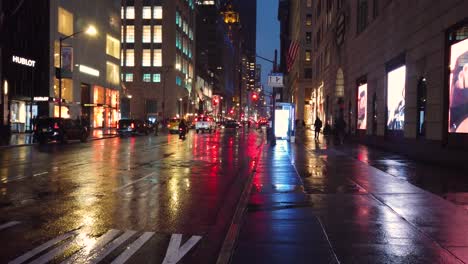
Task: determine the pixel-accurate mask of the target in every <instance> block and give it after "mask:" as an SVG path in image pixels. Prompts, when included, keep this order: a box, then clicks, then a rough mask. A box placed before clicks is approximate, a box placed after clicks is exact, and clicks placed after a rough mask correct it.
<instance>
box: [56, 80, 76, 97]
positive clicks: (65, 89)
mask: <svg viewBox="0 0 468 264" xmlns="http://www.w3.org/2000/svg"><path fill="white" fill-rule="evenodd" d="M54 97H55V98H60V94H59V81H58V79H55V80H54ZM62 99H64V100H65V101H67V102H73V80H72V79H67V78H63V79H62Z"/></svg>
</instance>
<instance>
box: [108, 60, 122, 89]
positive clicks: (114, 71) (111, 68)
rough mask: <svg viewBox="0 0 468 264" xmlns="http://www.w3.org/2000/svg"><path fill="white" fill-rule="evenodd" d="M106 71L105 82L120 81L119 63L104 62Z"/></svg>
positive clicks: (116, 83)
mask: <svg viewBox="0 0 468 264" xmlns="http://www.w3.org/2000/svg"><path fill="white" fill-rule="evenodd" d="M106 73H107V74H106V77H107V82H109V83H111V84H115V85H118V84H119V83H120V78H119V75H120V71H119V65H117V64H115V63H112V62H109V61H108V62H107V63H106Z"/></svg>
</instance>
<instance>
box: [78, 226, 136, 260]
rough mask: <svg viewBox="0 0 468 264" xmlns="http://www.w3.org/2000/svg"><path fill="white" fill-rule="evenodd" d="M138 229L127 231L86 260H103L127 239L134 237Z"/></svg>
mask: <svg viewBox="0 0 468 264" xmlns="http://www.w3.org/2000/svg"><path fill="white" fill-rule="evenodd" d="M135 233H136V231H126V232H125V233H123V234H122V235H121V236H119V237H118V238H117V239H116V240H114V241H112V242H110V243H109V244H108V245H107V246H106V247H105V248H103V249H102V250H100V251H99V252H96V254H95V255H93V256H91V257H90V258H89V259H88V260H87V261H86V262H87V263H98V262H99V261H101V260H103V259H104V258H105V257H106V256H107V255H109V254H110V253H111V252H112V251H114V250H115V249H116V248H118V247H119V246H120V245H122V244H123V243H124V242H125V241H127V239H129V238H130V237H132V236H133V235H134V234H135Z"/></svg>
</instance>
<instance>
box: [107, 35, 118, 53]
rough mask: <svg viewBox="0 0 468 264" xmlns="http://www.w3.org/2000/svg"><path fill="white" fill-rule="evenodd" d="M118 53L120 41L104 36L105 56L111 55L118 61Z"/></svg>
mask: <svg viewBox="0 0 468 264" xmlns="http://www.w3.org/2000/svg"><path fill="white" fill-rule="evenodd" d="M119 51H120V41H119V40H118V39H116V38H113V37H111V36H110V35H107V36H106V53H107V55H111V56H112V57H114V58H116V59H120V57H119Z"/></svg>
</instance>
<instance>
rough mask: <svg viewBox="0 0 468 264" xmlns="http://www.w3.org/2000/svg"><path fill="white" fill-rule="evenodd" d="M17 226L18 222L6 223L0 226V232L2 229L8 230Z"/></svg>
mask: <svg viewBox="0 0 468 264" xmlns="http://www.w3.org/2000/svg"><path fill="white" fill-rule="evenodd" d="M18 224H20V222H18V221H11V222H8V223H6V224H3V225H0V231H1V230H3V229H7V228H9V227H12V226H15V225H18Z"/></svg>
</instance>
